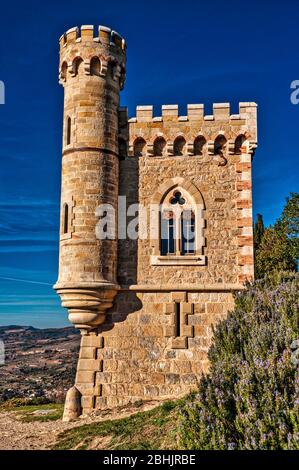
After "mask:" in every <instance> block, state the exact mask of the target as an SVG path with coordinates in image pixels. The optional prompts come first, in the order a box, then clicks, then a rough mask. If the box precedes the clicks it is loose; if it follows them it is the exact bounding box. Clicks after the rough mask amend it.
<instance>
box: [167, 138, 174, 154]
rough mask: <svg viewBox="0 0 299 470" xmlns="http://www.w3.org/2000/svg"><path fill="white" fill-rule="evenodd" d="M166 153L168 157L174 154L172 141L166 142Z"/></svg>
mask: <svg viewBox="0 0 299 470" xmlns="http://www.w3.org/2000/svg"><path fill="white" fill-rule="evenodd" d="M166 155H167V156H168V157H173V155H174V149H173V142H167V143H166Z"/></svg>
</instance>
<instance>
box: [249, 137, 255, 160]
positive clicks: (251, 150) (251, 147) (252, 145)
mask: <svg viewBox="0 0 299 470" xmlns="http://www.w3.org/2000/svg"><path fill="white" fill-rule="evenodd" d="M256 149H257V142H256V141H254V140H249V145H248V153H250V154H251V155H252V156H253V155H254V152H255V150H256Z"/></svg>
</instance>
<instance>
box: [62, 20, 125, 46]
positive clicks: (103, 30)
mask: <svg viewBox="0 0 299 470" xmlns="http://www.w3.org/2000/svg"><path fill="white" fill-rule="evenodd" d="M80 42H87V43H92V42H98V43H101V44H103V45H108V46H112V47H115V48H117V49H121V50H122V51H125V50H126V42H125V40H124V39H123V37H122V36H121V35H120V34H118V33H117V32H116V31H113V30H111V29H110V28H107V27H106V26H101V25H100V26H99V27H98V30H96V28H95V27H94V26H93V25H83V26H81V27H77V26H76V27H74V28H71V29H69V30H68V31H67V32H66V33H64V34H63V35H62V36H61V37H60V39H59V44H60V49H62V48H64V47H66V46H67V45H69V44H74V43H80Z"/></svg>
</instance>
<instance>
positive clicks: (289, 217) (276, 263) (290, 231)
mask: <svg viewBox="0 0 299 470" xmlns="http://www.w3.org/2000/svg"><path fill="white" fill-rule="evenodd" d="M254 250H255V276H256V278H257V279H260V278H262V277H264V276H265V275H266V274H269V273H271V272H273V271H281V270H289V271H296V270H297V265H298V258H299V194H297V193H291V196H290V197H289V198H287V202H286V205H285V207H284V210H283V213H282V215H281V216H280V217H279V219H278V220H277V221H276V223H275V224H274V225H270V226H269V227H268V228H266V229H265V228H264V225H263V220H262V216H261V215H260V214H259V215H258V220H257V222H256V224H255V227H254Z"/></svg>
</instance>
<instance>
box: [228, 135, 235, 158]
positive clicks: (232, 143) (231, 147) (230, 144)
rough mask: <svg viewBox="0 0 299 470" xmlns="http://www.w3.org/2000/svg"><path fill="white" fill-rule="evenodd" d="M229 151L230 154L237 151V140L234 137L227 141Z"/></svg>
mask: <svg viewBox="0 0 299 470" xmlns="http://www.w3.org/2000/svg"><path fill="white" fill-rule="evenodd" d="M227 151H228V154H229V155H233V154H234V153H235V141H234V140H233V139H230V140H228V141H227Z"/></svg>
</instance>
